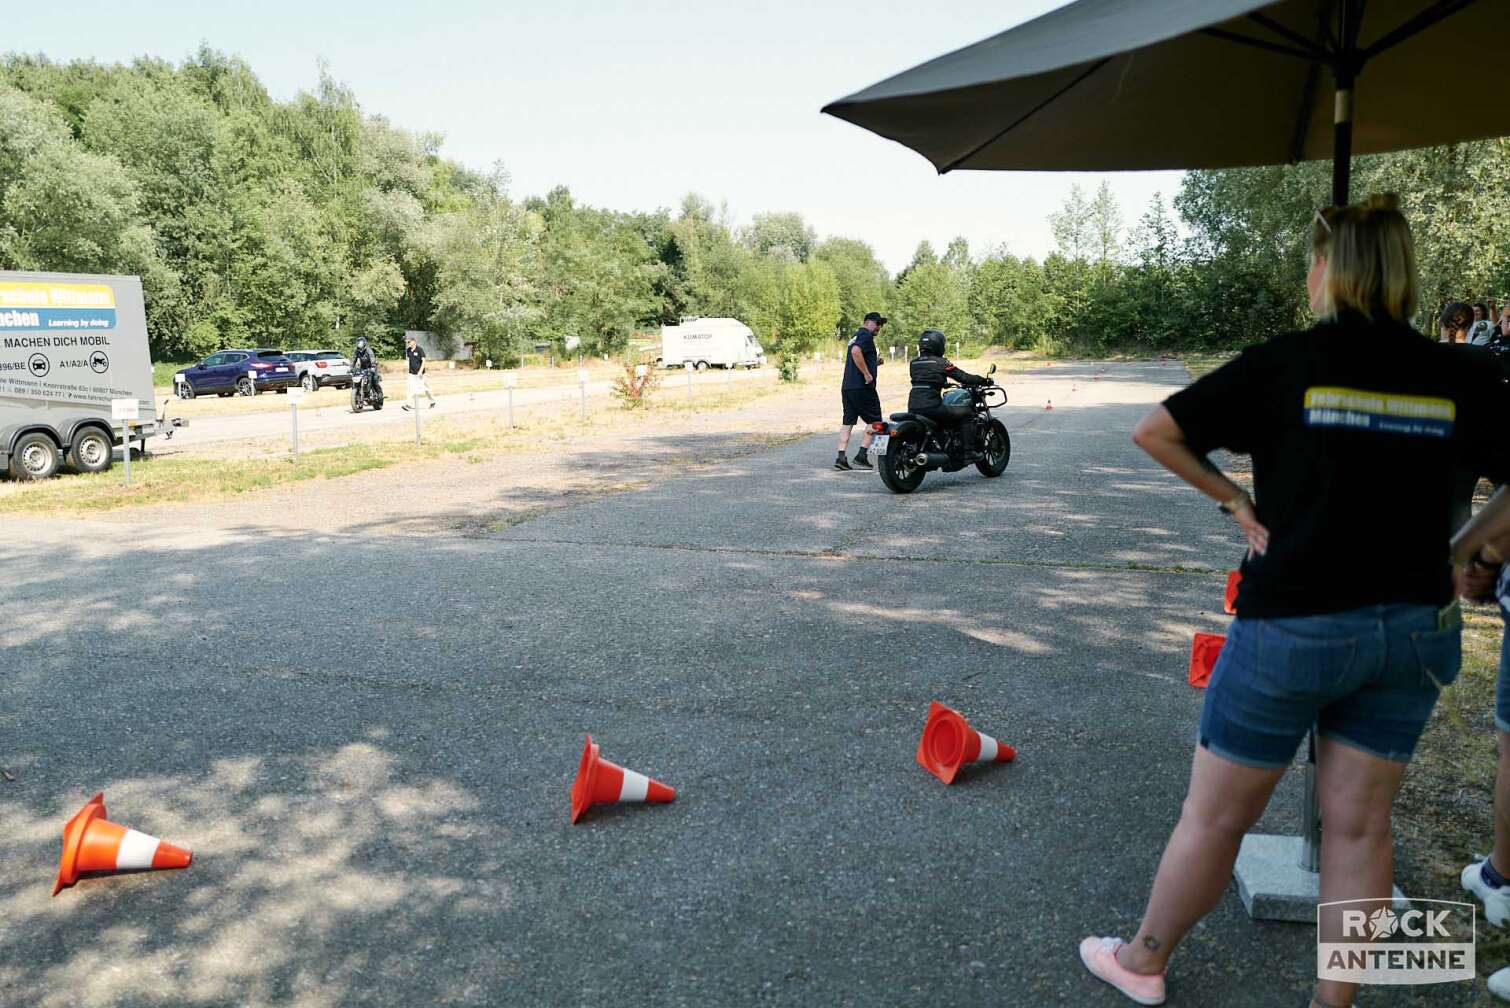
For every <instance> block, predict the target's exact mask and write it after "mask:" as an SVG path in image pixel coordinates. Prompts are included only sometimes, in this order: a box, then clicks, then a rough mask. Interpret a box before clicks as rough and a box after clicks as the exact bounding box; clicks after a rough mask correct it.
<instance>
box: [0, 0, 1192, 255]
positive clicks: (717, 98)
mask: <svg viewBox="0 0 1510 1008" xmlns="http://www.w3.org/2000/svg"><path fill="white" fill-rule="evenodd" d="M1061 2H1062V0H995V2H988V0H950V2H948V3H943V4H938V3H927V2H919V0H906V2H902V0H868V2H852V0H842V2H841V0H832V2H830V0H768V2H762V0H743V2H741V3H737V4H736V3H732V2H727V0H704V2H679V0H638V2H618V3H614V2H606V0H605V2H597V3H594V2H589V0H554V2H550V0H541V2H535V3H524V2H519V0H429V2H428V3H424V4H415V3H412V2H411V3H395V2H390V0H363V2H354V0H335V2H322V0H303V2H298V3H296V2H291V0H257V2H240V3H226V2H223V0H110V2H97V0H71V2H70V3H69V4H68V5H67V14H66V16H62V17H60V16H59V12H58V9H57V8H51V7H49V6H48V5H45V4H26V5H15V7H13V8H12V9H11V10H9V11H7V13H6V16H5V22H6V24H5V29H6V30H5V33H4V35H3V36H0V48H3V49H5V50H7V51H18V52H28V53H43V54H45V55H47V56H48V57H50V58H52V59H55V60H60V61H63V60H72V59H93V60H96V61H98V62H103V63H111V62H121V61H129V60H131V59H133V58H135V57H137V56H140V55H149V56H154V57H160V58H165V59H171V60H181V59H183V58H184V57H186V56H188V55H190V54H191V53H193V52H194V50H196V49H197V48H198V47H199V46H200V44H201V43H208V44H209V45H210V46H211V47H213V48H216V49H220V50H222V51H225V52H229V53H233V54H236V55H239V56H241V57H242V58H243V59H245V60H246V61H247V62H248V63H249V64H250V65H251V67H252V69H253V70H254V71H255V72H256V73H257V75H258V76H259V77H260V78H261V79H262V81H263V83H264V84H265V85H266V87H267V88H268V90H269V92H270V93H271V94H272V95H273V97H275V98H278V99H286V98H289V97H292V96H293V95H295V94H297V93H298V92H299V91H300V90H305V89H312V88H313V87H314V85H315V82H316V80H317V77H318V72H319V71H318V67H319V65H320V61H322V60H323V61H324V62H325V63H326V64H328V66H329V68H330V71H331V73H332V75H333V76H335V77H336V78H337V79H338V80H340V81H342V82H344V83H346V84H347V85H349V86H350V87H351V88H352V90H353V91H354V92H355V94H356V97H357V100H358V101H359V102H360V103H361V105H362V107H363V109H364V110H365V111H366V112H368V113H371V114H378V115H382V116H384V117H386V118H387V119H389V120H390V121H392V122H393V123H395V124H397V125H399V126H402V127H404V128H406V129H411V130H415V131H422V132H435V133H439V134H441V135H442V136H443V137H444V144H443V146H442V150H441V152H442V154H444V155H445V156H447V157H450V158H454V159H456V160H458V161H460V162H462V163H463V164H466V165H468V166H470V167H473V168H477V169H487V168H489V167H491V166H492V165H493V164H494V163H496V162H501V163H502V164H503V166H504V167H505V168H506V169H507V171H508V173H509V176H510V178H511V180H512V182H511V187H510V188H511V192H512V193H513V194H514V195H515V196H518V197H524V196H530V195H536V194H543V193H545V192H547V191H549V190H550V189H551V188H553V187H555V186H557V185H565V186H568V187H570V189H571V190H572V193H573V195H574V196H575V197H576V198H577V199H578V200H579V201H580V202H585V203H589V204H593V205H595V206H604V207H609V208H612V209H615V210H626V211H632V210H655V209H657V208H660V207H666V208H671V209H675V208H676V207H678V206H679V205H680V203H681V199H682V196H683V195H684V194H686V193H688V192H697V193H701V194H702V195H704V196H707V197H708V198H710V199H711V200H712V201H713V202H714V204H715V205H717V204H719V203H722V202H727V205H728V209H729V212H730V214H731V215H732V217H733V219H734V221H735V223H736V224H742V223H746V222H748V221H749V219H750V217H751V216H752V215H754V214H756V213H762V212H772V211H797V212H800V213H801V214H802V215H803V216H804V217H806V218H807V220H808V221H809V222H810V223H811V224H812V225H813V227H814V228H815V229H816V230H817V232H818V234H819V235H820V237H823V236H828V235H845V236H848V237H855V238H861V239H863V240H865V241H867V242H869V243H870V244H871V246H872V247H873V248H875V250H876V252H877V253H878V254H879V255H880V257H881V259H882V261H883V262H885V263H886V265H887V266H888V267H889V268H891V269H892V270H898V269H900V268H902V267H903V266H905V265H906V264H907V262H908V261H909V260H910V259H911V258H912V253H913V250H914V248H915V247H916V246H917V243H918V242H919V240H921V239H927V240H929V241H931V242H932V243H933V245H934V247H935V248H936V249H938V250H940V251H942V250H943V248H944V246H946V245H947V244H948V242H949V240H950V239H951V238H953V237H954V236H956V235H963V236H965V237H966V238H967V239H968V240H969V242H970V247H971V250H972V252H973V253H974V254H976V255H980V254H982V253H983V252H985V251H986V250H987V249H989V248H992V247H995V246H1004V247H1005V248H1006V249H1007V250H1008V251H1010V252H1012V253H1014V254H1016V255H1033V256H1042V255H1044V254H1045V253H1047V252H1049V251H1051V250H1052V248H1053V244H1054V243H1053V238H1052V236H1051V235H1050V232H1049V227H1048V223H1047V215H1048V214H1049V213H1050V212H1051V211H1053V210H1054V209H1056V208H1057V207H1058V206H1059V205H1060V204H1061V203H1062V202H1063V201H1064V199H1065V197H1066V196H1067V195H1068V194H1069V190H1070V186H1071V184H1074V183H1078V184H1080V185H1081V186H1082V187H1084V188H1085V189H1086V190H1087V191H1090V190H1093V189H1094V188H1095V187H1096V186H1098V185H1099V184H1100V183H1101V181H1102V180H1103V179H1105V180H1106V181H1108V182H1109V183H1110V185H1111V187H1112V191H1113V192H1114V193H1115V194H1116V196H1117V197H1118V200H1119V201H1120V203H1121V206H1122V210H1123V217H1124V220H1125V221H1126V222H1127V223H1128V224H1129V225H1130V224H1132V223H1134V222H1135V221H1136V220H1137V218H1138V217H1139V216H1140V215H1141V214H1142V212H1143V210H1144V208H1145V207H1146V206H1147V203H1148V201H1149V199H1150V198H1151V197H1152V195H1153V194H1154V193H1155V192H1162V193H1163V195H1164V196H1165V198H1166V199H1168V198H1169V197H1170V196H1172V195H1173V194H1174V193H1175V191H1176V190H1177V189H1178V187H1179V173H1177V172H1140V173H1107V174H1059V173H1036V172H1035V173H1028V172H967V171H959V172H951V173H950V174H949V175H946V176H939V175H938V174H937V173H936V172H935V171H934V169H933V167H932V166H931V165H930V164H929V163H928V162H927V161H925V160H924V159H923V158H922V157H921V156H919V155H917V154H914V153H913V152H911V151H909V150H907V149H905V148H903V147H901V146H899V145H897V144H894V143H892V142H891V141H889V140H883V139H881V138H880V137H878V136H876V135H874V134H872V133H869V132H867V131H865V130H862V129H860V128H859V127H857V126H852V125H849V124H848V123H844V122H841V121H839V120H837V119H834V118H832V117H829V116H824V115H821V114H820V113H819V111H818V110H819V109H820V108H821V107H822V106H823V105H824V104H825V103H827V102H829V101H832V100H833V99H835V98H839V97H842V96H844V95H847V94H850V93H852V92H854V91H858V90H860V89H861V88H864V87H866V86H868V85H870V84H873V83H875V82H876V81H878V80H881V79H883V78H885V77H889V76H891V75H892V74H895V73H898V72H900V71H902V70H905V69H907V68H908V67H911V66H913V65H915V64H917V63H920V62H922V61H924V60H926V59H930V58H932V57H934V56H937V55H940V54H942V53H945V52H949V51H951V50H953V49H957V48H959V47H961V46H965V45H968V44H970V43H972V42H975V41H978V40H979V39H982V38H985V37H986V36H988V35H992V34H995V33H996V32H999V31H1002V30H1003V29H1006V28H1009V27H1011V26H1012V25H1014V24H1018V23H1021V22H1023V21H1026V20H1029V19H1031V18H1033V17H1036V16H1038V15H1040V14H1042V13H1044V12H1045V11H1048V10H1051V9H1053V8H1055V7H1057V6H1060V3H1061Z"/></svg>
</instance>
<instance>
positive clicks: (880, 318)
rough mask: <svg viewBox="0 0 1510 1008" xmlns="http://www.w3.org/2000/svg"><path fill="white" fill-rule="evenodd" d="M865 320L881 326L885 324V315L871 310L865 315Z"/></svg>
mask: <svg viewBox="0 0 1510 1008" xmlns="http://www.w3.org/2000/svg"><path fill="white" fill-rule="evenodd" d="M851 318H853V316H851ZM865 321H867V322H874V323H875V324H876V325H878V326H883V325H885V324H886V316H885V315H882V314H881V313H880V312H875V311H873V312H871V313H870V314H869V315H866V316H865Z"/></svg>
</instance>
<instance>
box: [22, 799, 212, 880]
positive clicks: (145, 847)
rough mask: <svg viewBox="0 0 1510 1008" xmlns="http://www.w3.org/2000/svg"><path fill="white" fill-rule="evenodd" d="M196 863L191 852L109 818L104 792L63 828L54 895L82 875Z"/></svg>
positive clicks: (181, 866)
mask: <svg viewBox="0 0 1510 1008" xmlns="http://www.w3.org/2000/svg"><path fill="white" fill-rule="evenodd" d="M193 860H194V854H193V853H192V852H191V851H188V850H185V849H184V848H182V847H175V846H174V845H172V844H170V843H164V842H163V841H161V840H159V839H157V837H155V836H148V835H147V834H146V833H138V832H137V831H136V830H134V829H128V828H127V827H125V826H118V825H116V824H115V823H113V822H111V821H110V820H108V819H106V818H105V792H103V791H101V792H99V793H98V794H96V795H95V796H94V797H93V798H91V799H89V801H87V802H85V804H84V807H83V808H81V809H79V811H78V813H77V814H75V815H74V817H73V818H72V819H70V820H68V822H67V824H66V825H64V827H63V857H62V859H61V860H59V861H58V880H57V882H55V883H53V887H52V894H53V895H54V896H56V895H57V894H58V893H59V892H60V891H61V890H62V889H63V887H64V886H71V885H73V884H74V883H75V882H77V881H78V880H79V875H80V874H82V873H83V872H97V871H128V870H131V869H138V868H140V869H145V868H152V869H158V868H187V867H189V862H190V861H193Z"/></svg>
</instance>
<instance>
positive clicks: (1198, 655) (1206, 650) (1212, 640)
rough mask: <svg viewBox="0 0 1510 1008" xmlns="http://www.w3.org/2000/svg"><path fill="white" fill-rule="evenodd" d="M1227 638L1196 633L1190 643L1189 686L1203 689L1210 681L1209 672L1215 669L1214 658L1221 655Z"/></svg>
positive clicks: (1219, 635)
mask: <svg viewBox="0 0 1510 1008" xmlns="http://www.w3.org/2000/svg"><path fill="white" fill-rule="evenodd" d="M1225 643H1227V638H1225V637H1223V636H1222V635H1221V634H1214V633H1198V634H1196V635H1195V640H1193V641H1191V642H1190V685H1192V686H1194V687H1195V688H1196V689H1205V688H1206V683H1207V682H1208V681H1209V680H1210V679H1211V670H1212V669H1213V668H1215V667H1216V656H1217V655H1219V654H1221V653H1222V645H1223V644H1225Z"/></svg>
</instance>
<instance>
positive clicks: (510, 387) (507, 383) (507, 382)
mask: <svg viewBox="0 0 1510 1008" xmlns="http://www.w3.org/2000/svg"><path fill="white" fill-rule="evenodd" d="M518 381H519V376H518V375H517V374H515V373H514V372H513V371H505V372H504V373H503V388H504V391H506V392H507V393H508V395H509V430H513V429H514V385H515V383H516V382H518Z"/></svg>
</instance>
